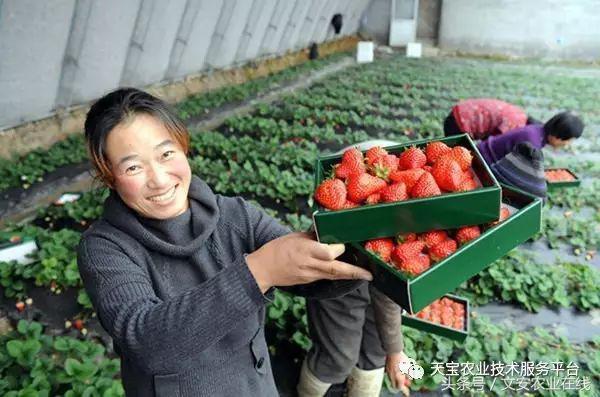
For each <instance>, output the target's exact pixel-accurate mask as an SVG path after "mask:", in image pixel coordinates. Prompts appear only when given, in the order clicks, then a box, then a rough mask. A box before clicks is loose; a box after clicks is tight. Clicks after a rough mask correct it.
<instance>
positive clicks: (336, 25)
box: [331, 14, 343, 34]
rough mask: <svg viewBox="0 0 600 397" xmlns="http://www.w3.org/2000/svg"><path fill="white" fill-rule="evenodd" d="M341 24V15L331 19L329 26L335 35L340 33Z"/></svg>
mask: <svg viewBox="0 0 600 397" xmlns="http://www.w3.org/2000/svg"><path fill="white" fill-rule="evenodd" d="M342 24H343V19H342V14H335V15H334V16H333V18H331V26H333V31H334V32H335V34H340V32H341V31H342Z"/></svg>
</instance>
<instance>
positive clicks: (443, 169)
mask: <svg viewBox="0 0 600 397" xmlns="http://www.w3.org/2000/svg"><path fill="white" fill-rule="evenodd" d="M432 175H433V177H434V178H435V181H436V182H437V184H438V186H439V187H441V188H442V189H444V190H446V191H449V192H454V191H456V190H457V189H458V187H459V186H460V182H461V181H462V179H463V172H462V170H461V169H460V165H459V164H458V162H456V161H455V160H454V159H453V158H451V157H448V156H445V157H441V158H439V159H438V161H436V162H435V164H434V165H433V172H432Z"/></svg>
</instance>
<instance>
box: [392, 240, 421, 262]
mask: <svg viewBox="0 0 600 397" xmlns="http://www.w3.org/2000/svg"><path fill="white" fill-rule="evenodd" d="M423 248H425V243H424V242H422V241H418V240H417V241H409V242H406V243H402V244H398V245H397V246H396V248H394V251H393V252H392V262H394V264H395V265H396V266H398V267H400V266H401V265H402V263H403V262H404V261H406V260H408V259H409V258H412V257H415V256H417V255H418V254H420V253H421V252H422V251H423Z"/></svg>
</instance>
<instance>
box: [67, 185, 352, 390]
mask: <svg viewBox="0 0 600 397" xmlns="http://www.w3.org/2000/svg"><path fill="white" fill-rule="evenodd" d="M188 198H189V202H190V208H189V210H188V212H186V213H184V214H182V215H180V216H178V217H175V218H173V219H167V220H165V221H156V220H149V219H147V218H143V217H140V216H139V215H138V214H137V213H135V212H134V211H133V210H132V209H131V208H129V207H128V206H127V205H125V203H124V202H123V201H122V200H121V198H120V197H119V195H118V194H117V193H116V192H115V191H111V194H110V196H109V197H108V198H107V200H106V202H105V204H104V213H103V217H102V218H101V219H100V220H98V221H96V222H94V223H93V224H92V225H91V226H90V228H89V229H88V230H87V231H86V232H85V233H84V234H83V236H82V239H81V242H80V245H79V247H78V265H79V271H80V274H81V278H82V280H83V283H84V285H85V289H86V291H87V292H88V294H89V296H90V298H91V301H92V303H93V305H94V308H95V309H96V312H97V314H98V319H99V320H100V323H101V324H102V326H103V327H104V329H106V331H107V332H108V333H109V334H110V335H111V337H112V338H113V343H114V347H115V351H116V352H117V353H118V354H119V355H120V357H121V375H122V379H123V385H124V387H125V391H126V394H127V395H128V396H169V397H175V396H190V397H191V396H194V397H197V396H276V395H278V393H277V390H276V388H275V383H274V380H273V375H272V371H271V364H270V360H269V355H268V350H267V345H266V342H265V335H264V321H265V304H266V303H268V300H269V298H270V295H271V294H272V291H271V292H270V293H269V294H267V296H265V295H263V294H262V293H261V291H260V289H259V288H258V285H257V284H256V281H255V279H254V277H253V276H252V274H251V273H250V271H249V269H248V267H247V265H246V263H245V257H244V254H246V253H251V252H253V251H255V250H257V249H258V248H260V247H261V246H262V245H264V244H265V243H267V242H269V241H270V240H272V239H275V238H277V237H280V236H282V235H285V234H287V233H289V232H290V229H288V228H286V227H284V226H282V225H280V224H279V223H278V222H277V221H276V220H275V219H273V218H271V217H270V216H268V215H267V214H266V213H264V211H261V210H259V209H258V208H257V207H255V206H253V205H251V204H250V203H248V202H246V201H245V200H244V199H242V198H241V197H225V196H222V195H218V194H214V193H213V192H212V190H211V189H210V187H209V186H208V185H207V184H206V183H205V182H204V181H202V180H201V179H200V178H198V177H196V176H192V182H191V184H190V189H189V195H188ZM186 216H187V217H188V218H187V219H188V220H187V221H186V220H185V219H186ZM182 220H183V223H182ZM186 236H187V237H189V238H186ZM359 283H361V281H342V282H316V283H312V284H309V285H305V286H298V287H294V288H289V290H290V291H292V292H294V293H299V294H302V295H308V296H316V297H333V296H340V295H343V294H344V293H346V292H348V291H350V290H352V289H355V288H357V286H358V285H359Z"/></svg>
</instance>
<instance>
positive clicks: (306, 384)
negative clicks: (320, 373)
mask: <svg viewBox="0 0 600 397" xmlns="http://www.w3.org/2000/svg"><path fill="white" fill-rule="evenodd" d="M330 386H331V383H325V382H323V381H321V380H319V378H317V377H316V376H315V375H314V374H313V373H312V372H311V371H310V369H308V365H307V364H306V360H304V361H303V362H302V369H301V370H300V380H298V386H296V391H297V392H298V397H323V396H324V395H325V393H327V390H329V387H330Z"/></svg>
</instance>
